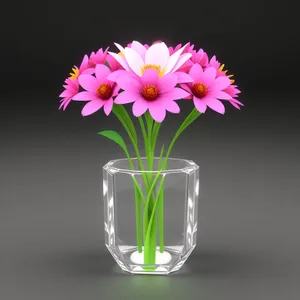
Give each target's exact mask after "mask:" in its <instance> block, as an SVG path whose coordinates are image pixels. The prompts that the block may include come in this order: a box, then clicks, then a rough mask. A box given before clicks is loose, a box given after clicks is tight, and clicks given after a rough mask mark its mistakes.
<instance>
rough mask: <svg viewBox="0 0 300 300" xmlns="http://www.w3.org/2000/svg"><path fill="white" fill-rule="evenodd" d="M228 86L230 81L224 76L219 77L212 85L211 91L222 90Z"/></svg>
mask: <svg viewBox="0 0 300 300" xmlns="http://www.w3.org/2000/svg"><path fill="white" fill-rule="evenodd" d="M229 85H230V79H229V78H228V77H226V76H220V77H218V78H216V79H215V81H214V82H213V83H212V88H213V89H219V90H224V89H226V88H227V87H228V86H229Z"/></svg>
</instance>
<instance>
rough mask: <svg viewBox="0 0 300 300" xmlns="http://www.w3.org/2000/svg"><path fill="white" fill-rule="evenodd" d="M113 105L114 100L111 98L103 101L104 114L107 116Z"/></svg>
mask: <svg viewBox="0 0 300 300" xmlns="http://www.w3.org/2000/svg"><path fill="white" fill-rule="evenodd" d="M113 105H114V101H113V98H110V99H108V100H105V103H104V112H105V114H106V115H107V116H108V115H109V114H110V113H111V110H112V108H113Z"/></svg>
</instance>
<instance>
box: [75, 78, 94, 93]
mask: <svg viewBox="0 0 300 300" xmlns="http://www.w3.org/2000/svg"><path fill="white" fill-rule="evenodd" d="M78 81H79V84H80V85H81V86H82V87H83V88H84V89H85V90H87V91H89V92H93V93H95V92H96V91H97V89H98V88H99V81H98V80H97V79H96V78H95V77H94V76H92V75H87V74H84V75H80V76H79V77H78Z"/></svg>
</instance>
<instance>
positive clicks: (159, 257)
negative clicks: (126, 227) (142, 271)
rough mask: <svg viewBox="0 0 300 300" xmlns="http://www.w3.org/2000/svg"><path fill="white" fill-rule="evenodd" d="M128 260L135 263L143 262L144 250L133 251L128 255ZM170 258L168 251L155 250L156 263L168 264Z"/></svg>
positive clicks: (140, 263)
mask: <svg viewBox="0 0 300 300" xmlns="http://www.w3.org/2000/svg"><path fill="white" fill-rule="evenodd" d="M130 260H131V261H132V262H133V263H135V264H137V265H142V264H144V251H142V252H138V251H135V252H133V253H132V254H131V256H130ZM171 260H172V256H171V254H170V253H169V252H167V251H164V252H163V253H161V252H160V251H156V264H158V265H165V264H168V263H169V262H170V261H171Z"/></svg>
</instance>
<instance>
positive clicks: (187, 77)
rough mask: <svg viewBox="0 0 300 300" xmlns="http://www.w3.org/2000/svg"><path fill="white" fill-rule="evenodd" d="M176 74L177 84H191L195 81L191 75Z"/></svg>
mask: <svg viewBox="0 0 300 300" xmlns="http://www.w3.org/2000/svg"><path fill="white" fill-rule="evenodd" d="M174 74H175V75H176V76H177V83H187V82H189V83H190V82H193V81H194V79H193V78H192V77H191V76H190V75H188V74H186V73H184V72H175V73H174Z"/></svg>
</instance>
